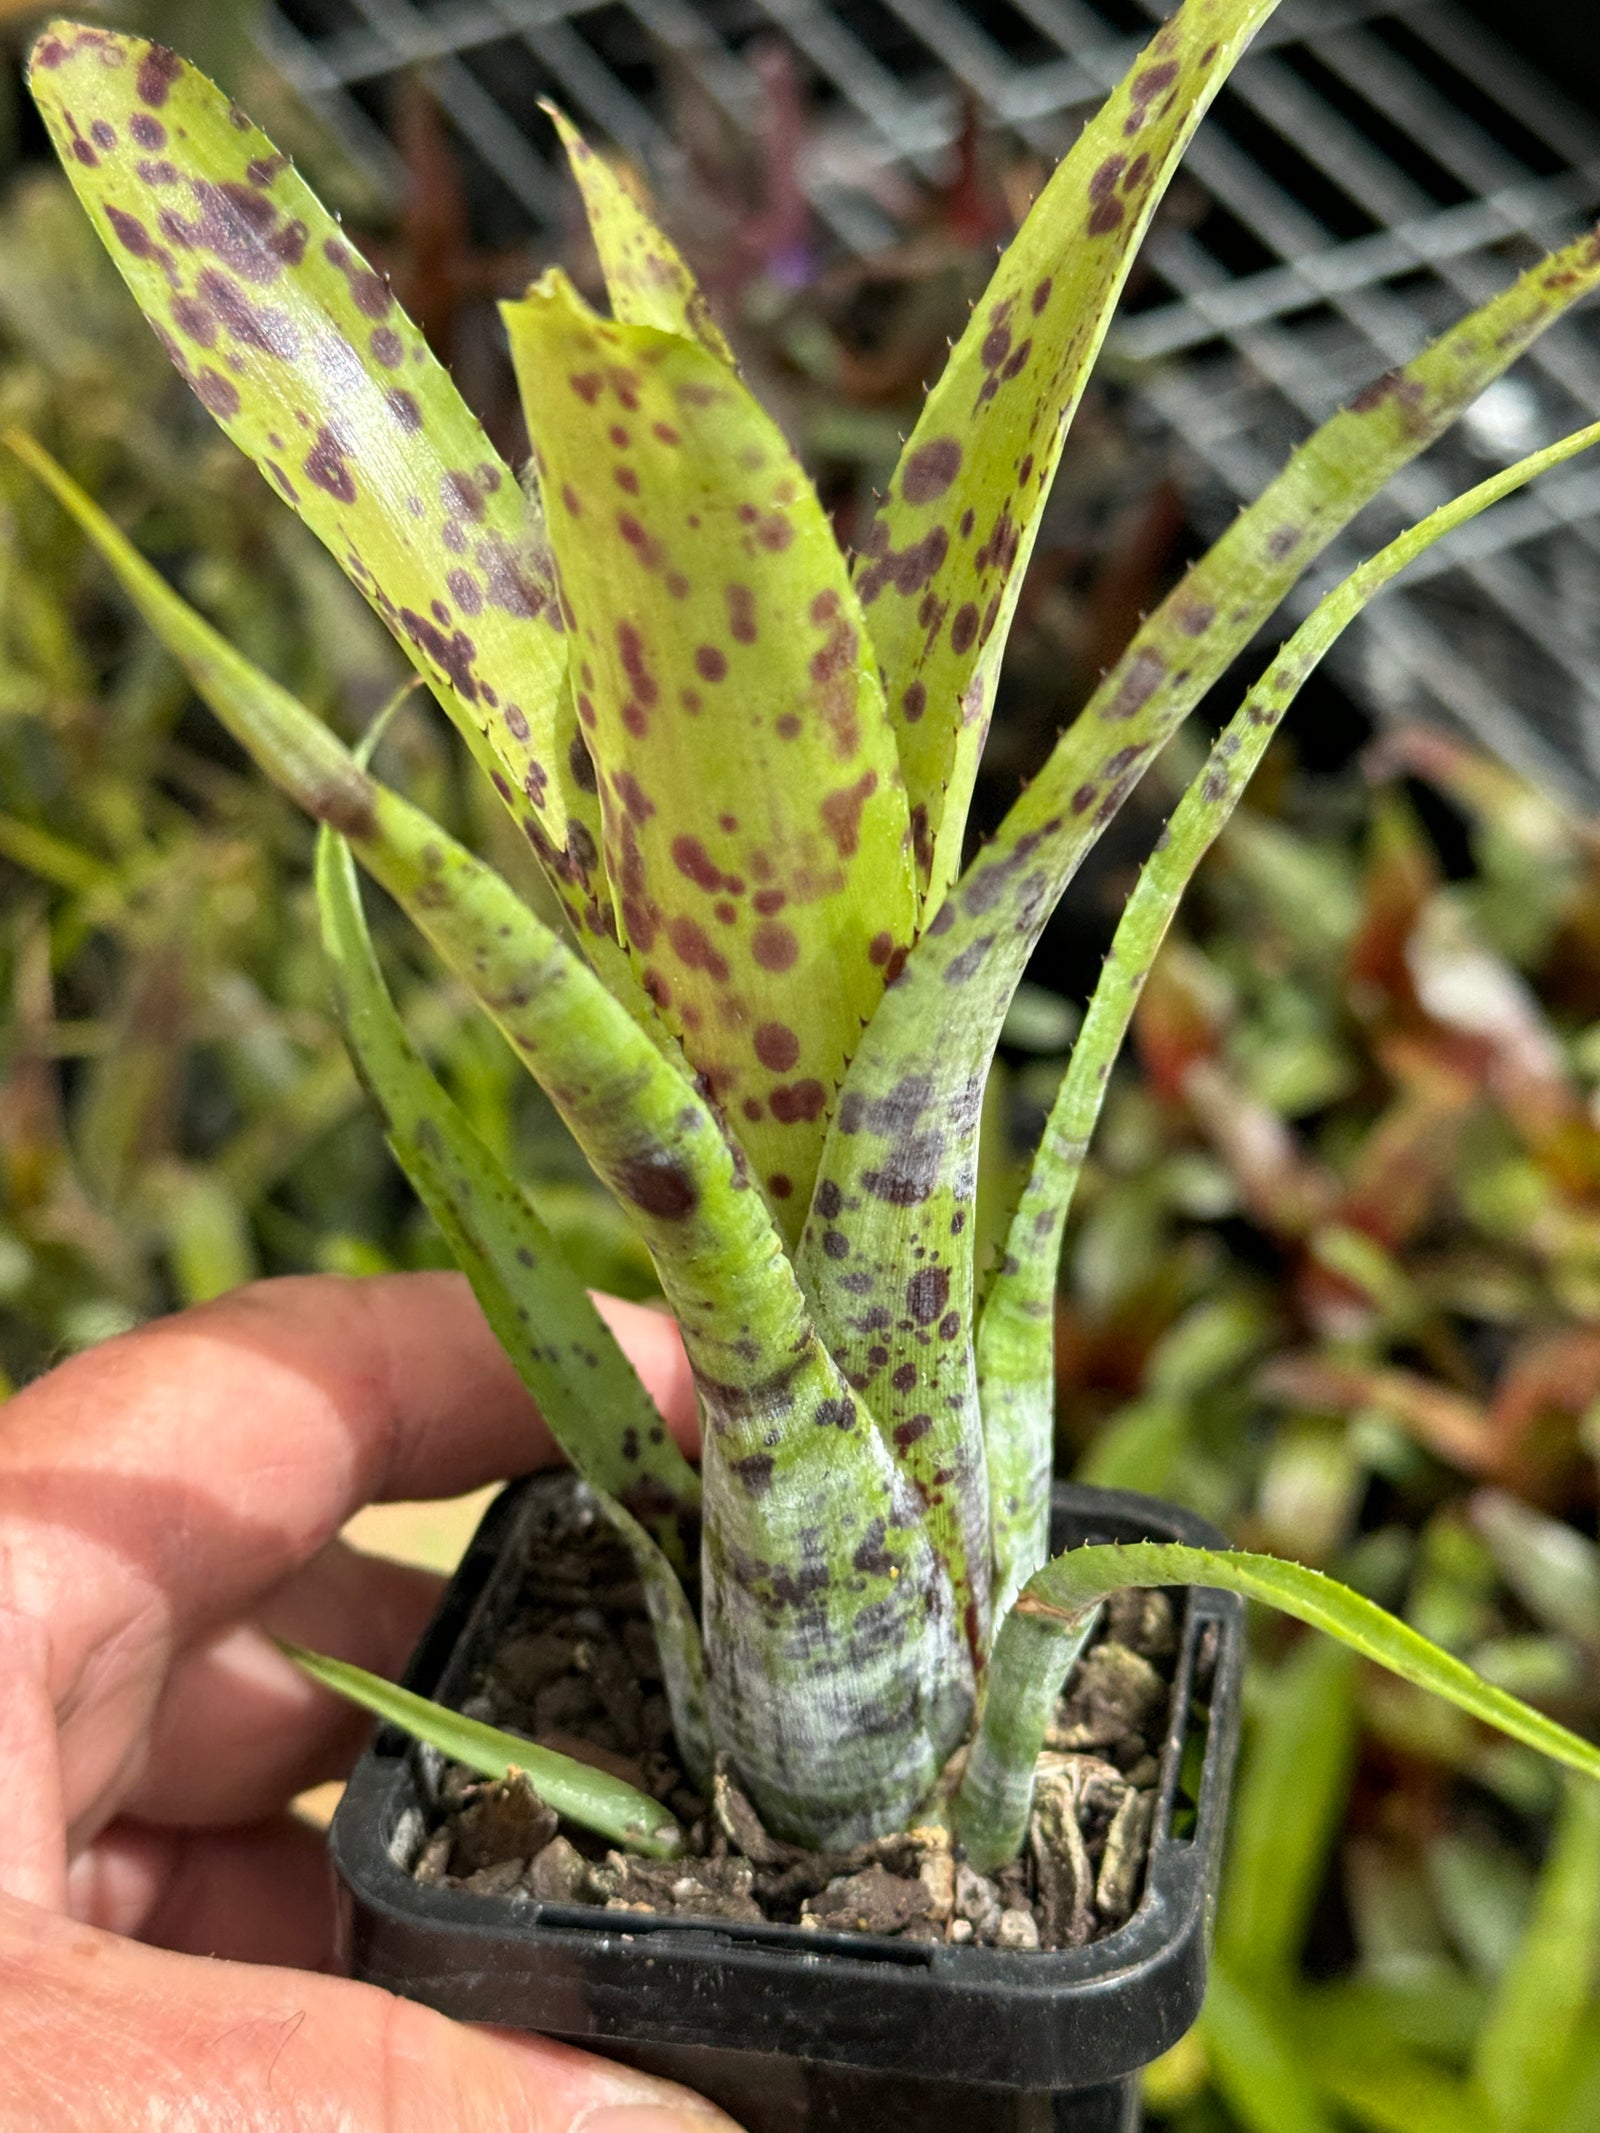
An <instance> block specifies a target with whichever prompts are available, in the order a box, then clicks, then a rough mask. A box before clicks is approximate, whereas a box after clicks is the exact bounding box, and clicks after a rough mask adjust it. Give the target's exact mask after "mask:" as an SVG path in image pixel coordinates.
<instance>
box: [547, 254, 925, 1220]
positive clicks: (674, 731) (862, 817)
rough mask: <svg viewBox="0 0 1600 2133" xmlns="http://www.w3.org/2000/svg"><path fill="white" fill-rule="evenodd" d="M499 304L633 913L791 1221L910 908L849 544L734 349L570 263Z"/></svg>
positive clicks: (906, 865) (678, 1023)
mask: <svg viewBox="0 0 1600 2133" xmlns="http://www.w3.org/2000/svg"><path fill="white" fill-rule="evenodd" d="M505 317H506V322H507V325H508V327H509V329H510V334H511V349H512V356H513V359H514V361H515V363H516V368H517V376H518V380H519V382H520V384H521V387H522V395H523V402H524V406H525V408H526V410H527V417H528V429H529V433H530V435H531V436H532V438H533V442H534V446H535V451H536V453H537V456H538V461H539V466H540V474H541V479H542V481H543V484H544V493H545V501H546V508H547V511H548V515H549V533H550V542H551V546H552V548H553V549H554V552H555V555H556V559H557V562H558V563H559V566H560V571H561V582H562V588H563V591H564V594H565V597H566V600H567V603H568V608H569V613H570V629H571V633H572V646H573V653H572V657H573V675H574V686H575V690H576V696H577V707H578V712H579V715H580V717H581V719H582V721H583V724H584V728H585V731H586V733H587V735H588V740H589V747H590V750H591V752H592V754H593V756H594V760H595V764H596V767H597V770H598V773H599V780H600V803H601V810H602V818H603V821H604V834H605V857H606V867H607V871H608V873H609V875H610V879H611V883H612V886H613V890H614V892H615V894H616V898H617V907H618V915H619V918H620V921H621V929H622V932H623V935H624V937H625V939H626V940H627V942H628V946H629V949H630V951H631V953H632V955H633V959H634V963H635V966H636V968H637V970H638V972H639V974H640V977H641V979H642V982H643V984H644V987H645V990H646V991H647V992H648V993H649V994H650V996H651V998H652V999H653V1000H654V1001H655V1003H656V1005H657V1008H658V1009H659V1011H660V1013H661V1015H662V1016H663V1018H664V1019H665V1021H666V1022H667V1023H668V1025H669V1026H670V1027H671V1028H672V1029H673V1030H675V1031H676V1032H677V1033H678V1035H679V1037H680V1038H681V1041H682V1043H683V1047H684V1051H685V1053H686V1054H687V1055H688V1058H689V1059H690V1061H691V1063H692V1064H693V1066H694V1067H695V1069H696V1071H697V1072H698V1073H699V1074H700V1075H702V1076H703V1078H704V1082H705V1085H706V1086H707V1087H708V1088H709V1089H710V1091H711V1093H712V1095H713V1097H714V1098H715V1100H716V1101H717V1102H718V1104H719V1105H721V1107H722V1109H723V1111H724V1113H725V1115H726V1116H727V1118H728V1120H729V1122H730V1125H731V1127H732V1130H733V1131H734V1132H735V1133H736V1134H737V1135H738V1137H739V1139H740V1141H741V1143H742V1144H743V1146H744V1147H745V1149H746V1150H747V1151H748V1153H749V1155H750V1158H751V1167H752V1169H753V1170H754V1172H755V1174H756V1176H757V1178H758V1179H759V1180H760V1182H761V1184H762V1185H763V1187H764V1188H765V1190H766V1192H767V1193H768V1195H769V1197H770V1198H771V1200H772V1203H773V1205H774V1207H775V1209H776V1210H777V1212H778V1219H779V1222H780V1225H781V1226H782V1227H783V1228H784V1230H785V1231H786V1233H789V1234H791V1235H792V1234H793V1233H794V1232H795V1231H796V1230H798V1228H799V1222H800V1217H801V1215H802V1214H803V1212H804V1209H805V1206H806V1202H807V1200H808V1199H809V1197H810V1192H811V1180H812V1177H813V1175H814V1173H815V1170H816V1164H817V1156H818V1151H819V1150H820V1148H821V1145H822V1136H823V1133H824V1130H825V1128H826V1123H827V1112H828V1107H829V1105H830V1103H831V1102H832V1098H833V1093H834V1090H835V1089H836V1088H837V1086H838V1083H839V1080H840V1077H841V1076H842V1075H843V1073H844V1070H845V1067H846V1065H847V1063H848V1061H849V1058H850V1054H851V1052H852V1050H853V1049H854V1046H855V1043H856V1040H857V1038H858V1037H859V1035H860V1031H861V1025H862V1023H863V1022H864V1021H865V1020H866V1019H867V1018H868V1017H869V1016H870V1015H871V1014H872V1012H873V1010H874V1009H875V1008H876V1006H877V1004H878V1002H879V1000H880V999H881V998H882V996H883V989H884V981H885V977H886V975H888V974H889V973H891V972H892V971H893V970H894V969H895V968H897V967H898V962H899V959H900V957H901V955H902V953H903V951H904V948H905V946H906V944H907V943H908V941H909V940H910V937H911V925H912V903H913V894H914V891H913V883H912V864H911V857H910V851H909V846H908V837H907V816H906V802H905V792H904V789H903V787H902V784H901V781H900V773H899V764H898V761H897V758H896V754H895V744H894V736H893V734H892V733H891V731H890V729H889V724H888V720H887V718H886V716H885V713H884V705H883V693H882V690H881V688H880V687H879V684H878V676H877V670H876V667H875V664H874V662H873V659H872V655H871V651H870V647H869V646H868V645H867V644H866V641H865V637H864V633H863V631H862V628H861V622H860V615H859V612H858V610H857V608H856V604H855V599H854V596H853V594H852V593H851V590H850V585H849V580H848V577H847V574H846V571H845V566H844V561H843V558H842V557H841V556H840V553H839V549H838V545H837V543H836V542H835V540H834V537H833V531H832V528H831V526H830V525H829V522H828V519H827V517H826V515H825V513H824V512H823V510H822V507H821V505H820V504H819V503H818V501H817V497H816V493H815V491H814V490H813V488H812V487H811V484H810V482H809V481H808V480H807V479H806V476H805V474H804V473H803V471H802V470H801V468H800V467H799V466H798V465H797V464H796V462H795V459H794V457H793V455H792V453H791V452H790V450H789V448H788V446H787V444H786V443H785V441H784V439H783V436H782V433H781V432H780V431H779V429H778V428H777V425H776V424H775V423H774V422H773V421H772V420H771V418H770V417H769V416H768V415H767V414H766V413H765V412H764V411H763V410H762V409H761V408H760V407H759V406H758V405H757V404H756V402H755V401H754V400H753V399H752V398H751V396H750V394H749V393H748V392H747V391H746V390H745V388H744V386H743V385H742V384H741V383H740V382H739V380H738V378H737V377H736V376H735V375H734V374H733V372H732V371H731V370H729V369H728V367H727V365H726V364H724V363H722V362H721V361H719V360H718V359H717V358H716V357H714V356H712V355H710V354H708V353H707V352H706V351H705V350H704V349H703V348H701V347H700V346H698V345H697V344H696V343H694V342H691V341H688V340H685V339H683V338H682V337H681V336H678V335H669V334H665V333H661V332H659V331H657V330H655V329H654V328H651V327H646V326H628V325H622V324H617V323H613V322H611V321H608V320H605V319H602V318H599V317H597V316H596V315H595V314H594V313H593V312H592V311H590V310H589V309H588V307H587V306H586V305H585V304H583V303H582V302H581V300H580V299H579V298H578V297H577V296H576V295H575V293H574V292H573V290H572V288H571V285H570V284H569V283H568V282H567V280H566V278H565V277H564V276H563V275H561V274H560V273H558V272H552V273H551V274H549V275H547V276H546V277H545V278H544V280H543V281H542V282H540V283H539V284H538V285H537V286H536V287H535V288H534V289H533V290H531V291H530V293H529V294H528V296H527V297H526V298H525V299H523V300H522V301H521V302H518V303H513V304H508V305H506V306H505Z"/></svg>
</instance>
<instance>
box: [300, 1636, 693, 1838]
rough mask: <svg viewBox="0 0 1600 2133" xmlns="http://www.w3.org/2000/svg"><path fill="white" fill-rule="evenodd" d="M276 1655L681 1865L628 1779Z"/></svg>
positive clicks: (655, 1805) (339, 1665) (352, 1670)
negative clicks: (519, 1773)
mask: <svg viewBox="0 0 1600 2133" xmlns="http://www.w3.org/2000/svg"><path fill="white" fill-rule="evenodd" d="M278 1649H279V1650H280V1651H281V1652H283V1653H284V1655H285V1656H286V1657H287V1658H290V1659H292V1660H293V1661H294V1663H295V1665H296V1666H297V1667H299V1668H300V1670H301V1672H302V1673H305V1674H309V1675H310V1677H311V1679H312V1680H313V1681H320V1682H321V1684H322V1686H323V1687H324V1688H326V1689H332V1690H333V1692H334V1694H335V1695H336V1696H343V1697H344V1698H345V1699H346V1700H347V1701H348V1702H350V1703H354V1704H359V1705H360V1706H361V1708H362V1710H364V1711H371V1712H373V1713H375V1715H376V1716H377V1717H379V1718H383V1719H387V1720H388V1722H389V1723H390V1724H391V1725H394V1726H399V1727H400V1728H401V1729H402V1730H403V1731H404V1732H406V1733H409V1734H411V1735H412V1736H413V1737H414V1738H415V1739H417V1740H420V1741H426V1742H427V1744H428V1746H429V1747H430V1748H437V1749H438V1750H439V1752H440V1754H441V1755H448V1756H449V1757H450V1758H451V1759H452V1761H454V1762H458V1763H465V1764H466V1766H467V1768H468V1769H469V1770H476V1771H479V1772H480V1773H481V1774H482V1775H483V1776H484V1777H487V1778H503V1777H508V1776H509V1775H510V1774H511V1773H512V1772H513V1771H515V1770H520V1771H522V1772H523V1773H524V1775H525V1776H526V1777H527V1779H528V1781H529V1783H530V1784H531V1785H532V1786H533V1789H534V1791H535V1792H537V1793H538V1795H539V1797H540V1798H541V1799H542V1800H543V1801H544V1802H545V1804H546V1806H548V1807H553V1808H554V1809H555V1811H556V1813H557V1814H558V1815H565V1817H566V1818H567V1820H568V1821H569V1822H576V1823H578V1824H579V1826H580V1827H581V1828H583V1829H592V1830H594V1831H595V1833H596V1834H597V1835H598V1836H602V1837H609V1838H610V1839H611V1841H612V1842H613V1843H614V1844H625V1845H627V1847H628V1849H629V1850H630V1851H636V1852H643V1853H644V1854H645V1856H646V1857H647V1858H651V1859H677V1858H679V1857H680V1856H681V1855H682V1852H683V1831H682V1830H681V1829H680V1828H679V1827H678V1824H677V1822H676V1821H675V1820H674V1819H673V1817H672V1816H671V1815H670V1814H669V1813H668V1812H667V1810H666V1808H664V1807H663V1806H662V1805H661V1803H660V1801H659V1800H652V1799H651V1797H650V1795H649V1794H648V1793H647V1792H640V1791H639V1790H638V1788H637V1787H636V1786H633V1785H630V1784H628V1783H627V1782H626V1781H625V1780H624V1779H622V1778H617V1777H612V1775H611V1774H610V1772H609V1771H605V1770H596V1769H594V1768H592V1767H591V1765H589V1764H588V1763H579V1762H575V1761H574V1760H573V1758H572V1757H571V1756H570V1755H561V1754H558V1753H557V1752H556V1750H555V1749H553V1748H540V1747H536V1746H535V1744H534V1743H533V1742H532V1741H531V1740H523V1739H522V1737H521V1736H520V1735H519V1734H516V1733H503V1732H502V1731H501V1730H500V1728H499V1727H498V1726H486V1725H484V1724H483V1722H482V1721H481V1720H480V1719H476V1718H463V1717H462V1715H461V1713H460V1712H459V1711H451V1710H447V1709H446V1708H445V1706H444V1705H443V1704H441V1703H430V1702H429V1700H428V1698H427V1697H426V1696H417V1695H415V1694H413V1692H412V1691H411V1690H410V1689H402V1688H400V1687H398V1686H397V1684H396V1683H394V1682H392V1681H385V1680H384V1679H383V1678H382V1676H381V1675H379V1674H369V1673H368V1672H367V1670H366V1669H365V1667H360V1666H351V1665H349V1664H348V1662H346V1661H345V1660H343V1659H327V1658H324V1657H323V1655H322V1654H321V1653H320V1652H309V1651H307V1650H305V1648H304V1647H303V1646H302V1645H298V1644H288V1643H285V1642H284V1641H283V1639H282V1638H279V1639H278Z"/></svg>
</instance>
